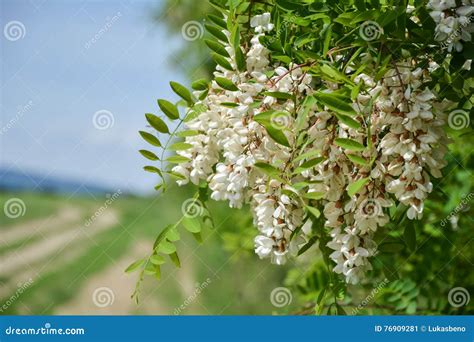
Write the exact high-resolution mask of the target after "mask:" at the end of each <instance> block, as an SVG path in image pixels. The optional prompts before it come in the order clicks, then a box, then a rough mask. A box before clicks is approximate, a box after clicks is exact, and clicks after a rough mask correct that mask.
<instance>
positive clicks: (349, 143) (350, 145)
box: [334, 138, 365, 151]
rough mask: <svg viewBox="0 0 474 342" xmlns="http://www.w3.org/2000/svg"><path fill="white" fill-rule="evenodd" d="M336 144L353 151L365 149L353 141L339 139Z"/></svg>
mask: <svg viewBox="0 0 474 342" xmlns="http://www.w3.org/2000/svg"><path fill="white" fill-rule="evenodd" d="M334 142H335V143H336V145H337V146H340V147H342V148H345V149H347V150H351V151H363V150H364V149H365V146H364V145H362V144H361V143H359V142H357V141H355V140H352V139H345V138H337V139H335V140H334Z"/></svg>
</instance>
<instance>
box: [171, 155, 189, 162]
mask: <svg viewBox="0 0 474 342" xmlns="http://www.w3.org/2000/svg"><path fill="white" fill-rule="evenodd" d="M189 160H190V159H189V158H186V157H183V156H180V155H174V156H171V157H168V159H166V161H167V162H168V163H173V164H181V163H185V162H188V161H189Z"/></svg>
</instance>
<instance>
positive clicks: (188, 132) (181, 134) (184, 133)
mask: <svg viewBox="0 0 474 342" xmlns="http://www.w3.org/2000/svg"><path fill="white" fill-rule="evenodd" d="M199 134H200V133H199V131H198V130H193V129H189V130H185V131H181V132H178V133H176V136H177V137H180V138H185V137H192V136H195V135H199Z"/></svg>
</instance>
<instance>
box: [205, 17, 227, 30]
mask: <svg viewBox="0 0 474 342" xmlns="http://www.w3.org/2000/svg"><path fill="white" fill-rule="evenodd" d="M207 17H208V18H209V19H211V21H212V22H213V23H214V24H216V25H218V26H220V27H221V28H223V29H227V24H226V22H225V20H224V19H222V18H220V17H218V16H217V15H214V14H208V15H207Z"/></svg>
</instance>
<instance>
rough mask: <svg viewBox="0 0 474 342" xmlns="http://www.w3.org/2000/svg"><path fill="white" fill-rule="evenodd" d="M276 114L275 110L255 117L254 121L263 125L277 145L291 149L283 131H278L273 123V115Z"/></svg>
mask: <svg viewBox="0 0 474 342" xmlns="http://www.w3.org/2000/svg"><path fill="white" fill-rule="evenodd" d="M274 113H275V111H273V110H269V111H266V112H263V113H260V114H258V115H255V116H254V117H253V120H254V121H256V122H258V123H259V124H261V125H262V126H263V127H264V128H265V129H266V130H267V133H268V135H269V136H270V137H271V138H272V139H273V140H275V141H276V142H277V143H279V144H281V145H283V146H286V147H290V143H289V141H288V138H287V137H286V135H285V134H284V133H283V131H282V130H281V129H278V128H277V127H276V125H274V124H273V122H272V115H273V114H274Z"/></svg>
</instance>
